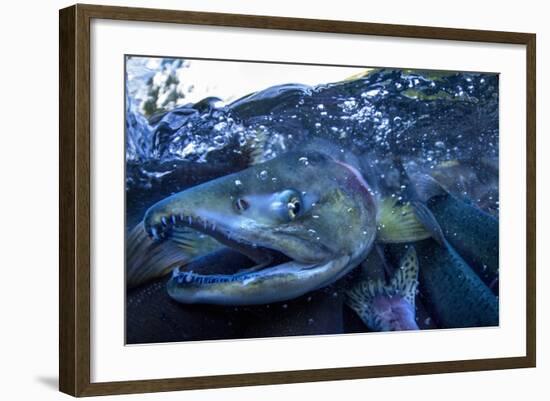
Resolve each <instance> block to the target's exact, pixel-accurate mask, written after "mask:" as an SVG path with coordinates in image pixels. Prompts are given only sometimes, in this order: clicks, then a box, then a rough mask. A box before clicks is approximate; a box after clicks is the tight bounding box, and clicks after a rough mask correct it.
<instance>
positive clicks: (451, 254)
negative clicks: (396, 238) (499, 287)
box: [415, 239, 499, 328]
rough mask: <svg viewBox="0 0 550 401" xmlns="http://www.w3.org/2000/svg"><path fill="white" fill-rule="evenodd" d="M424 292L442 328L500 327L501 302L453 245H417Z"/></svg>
mask: <svg viewBox="0 0 550 401" xmlns="http://www.w3.org/2000/svg"><path fill="white" fill-rule="evenodd" d="M415 247H416V250H417V252H418V260H419V264H420V266H421V268H420V274H419V282H420V292H421V294H422V299H423V300H424V303H425V306H426V308H427V309H428V311H429V313H430V315H431V316H433V317H434V318H435V319H436V321H437V322H438V326H439V327H440V328H459V327H485V326H498V324H499V313H498V310H499V307H498V298H497V297H496V296H495V295H494V294H493V292H492V291H491V290H490V289H489V287H488V286H487V285H486V284H485V283H484V282H483V281H482V280H481V279H480V277H479V276H478V275H477V274H476V272H475V271H474V270H473V269H472V268H471V267H470V266H469V265H468V264H467V263H466V262H465V261H464V259H462V258H461V257H460V255H459V254H458V253H457V252H456V251H455V250H454V249H453V247H452V246H451V245H449V244H447V245H445V246H441V245H439V244H437V243H436V242H435V241H433V240H431V239H430V240H426V241H421V242H418V243H416V244H415Z"/></svg>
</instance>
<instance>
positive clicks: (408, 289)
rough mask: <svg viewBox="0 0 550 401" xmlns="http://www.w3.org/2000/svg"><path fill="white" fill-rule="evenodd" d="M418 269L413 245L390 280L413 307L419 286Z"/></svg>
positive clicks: (392, 286) (393, 286)
mask: <svg viewBox="0 0 550 401" xmlns="http://www.w3.org/2000/svg"><path fill="white" fill-rule="evenodd" d="M418 270H419V268H418V257H417V256H416V250H415V249H414V247H413V246H410V247H409V250H408V251H407V253H406V254H405V256H403V258H401V262H400V264H399V269H398V270H397V271H396V273H395V275H394V276H393V278H392V280H391V282H390V287H391V288H392V290H393V291H395V292H396V293H398V294H400V295H401V296H402V297H403V298H405V300H406V301H407V302H408V303H410V304H411V305H412V306H413V308H414V306H415V298H416V290H417V288H418Z"/></svg>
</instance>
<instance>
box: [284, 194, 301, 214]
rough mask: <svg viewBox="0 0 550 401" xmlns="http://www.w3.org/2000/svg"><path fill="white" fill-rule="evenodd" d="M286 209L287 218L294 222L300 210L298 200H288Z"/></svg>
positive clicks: (293, 198)
mask: <svg viewBox="0 0 550 401" xmlns="http://www.w3.org/2000/svg"><path fill="white" fill-rule="evenodd" d="M287 208H288V217H290V219H291V220H294V219H295V218H296V217H297V216H298V215H299V214H300V210H301V209H302V204H301V203H300V199H298V198H297V197H292V198H290V199H289V201H288V203H287Z"/></svg>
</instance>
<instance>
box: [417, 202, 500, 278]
mask: <svg viewBox="0 0 550 401" xmlns="http://www.w3.org/2000/svg"><path fill="white" fill-rule="evenodd" d="M427 206H428V208H429V209H430V211H431V212H432V213H433V214H434V216H435V218H436V219H437V221H438V222H439V223H440V224H441V228H442V230H443V234H444V235H445V238H446V240H447V241H448V242H449V243H450V244H451V245H452V246H453V248H455V249H456V251H457V252H458V253H459V254H460V255H461V256H462V257H463V258H464V259H465V260H466V261H468V263H469V265H470V266H472V268H474V269H475V271H476V273H477V274H478V275H479V276H480V277H481V278H482V279H483V281H484V282H485V283H486V284H488V285H490V284H491V283H492V282H493V280H495V279H496V278H498V269H499V230H498V220H497V219H495V218H494V217H493V216H491V215H489V214H488V213H485V212H483V211H482V210H480V209H478V208H476V207H474V206H470V205H468V204H466V203H464V202H463V201H461V200H459V199H457V198H455V197H454V196H452V195H450V194H444V195H441V196H435V197H433V198H432V199H430V200H429V201H428V202H427Z"/></svg>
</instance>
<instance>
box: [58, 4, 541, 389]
mask: <svg viewBox="0 0 550 401" xmlns="http://www.w3.org/2000/svg"><path fill="white" fill-rule="evenodd" d="M59 18H60V20H59V22H60V71H59V77H60V114H59V119H60V206H59V207H60V381H59V383H60V384H59V386H60V390H61V391H63V392H65V393H68V394H71V395H73V396H91V395H104V394H121V393H140V392H154V391H171V390H185V389H200V388H217V387H231V386H248V385H261V384H278V383H294V382H311V381H323V380H342V379H360V378H374V377H387V376H397V375H417V374H432V373H442V372H460V371H477V370H489V369H509V368H526V367H534V366H535V361H536V337H535V332H536V318H535V298H536V296H535V283H536V280H535V112H536V111H535V35H534V34H530V33H512V32H495V31H479V30H464V29H449V28H435V27H419V26H403V25H385V24H371V23H359V22H348V21H326V20H310V19H295V18H282V17H267V16H251V15H232V14H216V13H200V12H187V11H169V10H154V9H137V8H121V7H105V6H94V5H75V6H72V7H69V8H66V9H63V10H61V11H60V17H59Z"/></svg>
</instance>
